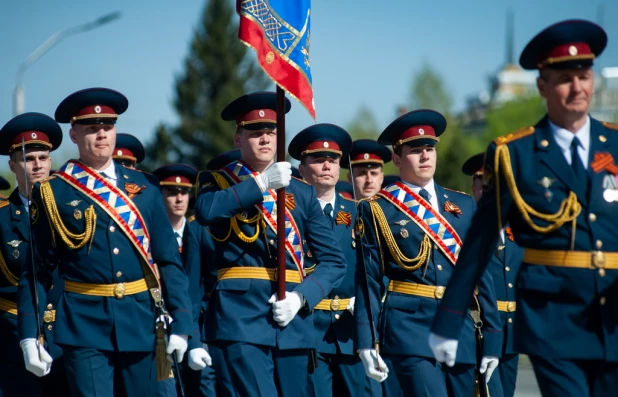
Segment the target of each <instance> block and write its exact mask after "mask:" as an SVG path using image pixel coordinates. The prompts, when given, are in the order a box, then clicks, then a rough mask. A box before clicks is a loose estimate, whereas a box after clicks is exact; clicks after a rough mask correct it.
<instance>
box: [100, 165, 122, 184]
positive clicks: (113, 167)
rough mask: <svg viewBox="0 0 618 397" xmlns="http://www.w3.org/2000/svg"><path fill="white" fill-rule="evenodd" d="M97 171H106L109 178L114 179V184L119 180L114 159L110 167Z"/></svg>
mask: <svg viewBox="0 0 618 397" xmlns="http://www.w3.org/2000/svg"><path fill="white" fill-rule="evenodd" d="M97 172H98V173H99V174H101V173H103V172H105V175H107V179H110V180H111V181H113V182H114V184H115V183H116V181H117V180H118V177H117V176H116V163H114V161H113V160H112V163H111V164H110V165H109V167H107V168H106V169H104V170H97Z"/></svg>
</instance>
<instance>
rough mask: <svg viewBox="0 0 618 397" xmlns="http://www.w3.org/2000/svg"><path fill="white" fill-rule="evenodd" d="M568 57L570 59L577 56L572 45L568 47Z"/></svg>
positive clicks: (575, 48)
mask: <svg viewBox="0 0 618 397" xmlns="http://www.w3.org/2000/svg"><path fill="white" fill-rule="evenodd" d="M569 55H571V56H572V57H574V56H575V55H577V47H575V46H574V45H572V46H569Z"/></svg>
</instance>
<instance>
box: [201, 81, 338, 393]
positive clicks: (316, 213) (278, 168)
mask: <svg viewBox="0 0 618 397" xmlns="http://www.w3.org/2000/svg"><path fill="white" fill-rule="evenodd" d="M290 106H291V105H290V102H289V101H287V100H286V102H285V111H286V112H287V111H289V109H290ZM275 110H276V94H275V93H274V92H258V93H253V94H248V95H244V96H242V97H240V98H238V99H236V100H234V101H233V102H232V103H230V104H229V105H228V106H227V107H226V108H225V109H224V110H223V112H222V113H221V117H222V118H223V119H224V120H229V121H234V122H235V125H236V133H235V135H234V143H235V146H236V147H238V148H239V149H240V152H241V159H240V160H238V161H235V162H232V163H230V164H228V165H226V166H225V167H223V168H222V169H221V170H219V171H215V172H204V173H201V174H200V177H199V193H198V198H197V202H196V207H195V218H196V220H197V221H198V222H199V223H200V224H202V225H204V226H208V228H209V230H210V233H211V235H212V237H213V239H214V240H215V258H214V260H213V263H215V264H216V265H217V269H218V282H217V286H216V287H215V290H214V292H213V294H212V295H211V296H210V301H209V304H208V313H207V315H206V319H205V321H204V333H205V335H206V339H207V343H208V344H209V345H216V346H217V347H218V348H219V349H221V351H222V352H223V356H224V358H225V361H226V364H227V367H228V370H229V371H230V376H231V378H232V384H233V385H234V387H235V389H236V390H235V391H236V393H238V394H240V395H243V396H254V395H265V396H274V395H280V396H304V395H306V393H307V368H308V365H309V355H310V350H311V349H314V348H315V339H314V330H313V316H312V310H313V308H314V307H315V306H316V305H317V304H318V303H320V301H321V300H322V299H324V298H325V297H326V296H327V295H328V293H329V292H330V291H331V290H332V289H333V288H336V287H337V286H339V284H340V283H341V280H342V279H343V277H344V275H345V264H344V258H343V254H342V252H341V250H340V249H339V248H338V247H336V246H332V244H331V242H332V241H334V240H335V236H334V234H333V231H332V228H331V227H330V226H329V225H328V224H327V221H326V218H325V217H324V214H323V212H322V210H321V208H320V205H319V203H318V200H317V199H316V192H315V189H313V188H312V187H311V186H310V185H308V184H306V183H304V182H301V181H299V180H297V179H292V177H291V165H290V163H288V162H278V163H275V162H274V158H275V151H276V136H277V125H276V111H275ZM282 187H286V188H287V189H286V211H285V213H286V216H285V220H283V219H277V211H276V189H278V188H282ZM283 221H285V222H286V225H287V228H286V229H287V230H286V233H287V235H286V241H287V243H286V253H287V255H286V258H287V271H286V275H285V279H286V283H287V291H288V292H287V293H286V296H285V298H284V299H281V300H278V296H277V283H276V281H277V273H276V268H277V252H278V251H277V243H276V241H277V234H276V230H277V222H283ZM305 241H306V243H307V246H308V249H310V250H311V253H312V255H313V256H314V257H315V258H316V261H318V262H320V266H319V268H316V270H315V271H314V272H313V273H311V274H309V275H307V274H305V269H304V252H303V242H305Z"/></svg>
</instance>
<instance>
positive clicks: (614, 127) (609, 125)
mask: <svg viewBox="0 0 618 397" xmlns="http://www.w3.org/2000/svg"><path fill="white" fill-rule="evenodd" d="M603 127H605V128H609V129H610V130H616V131H618V124H614V123H608V122H607V121H604V122H603Z"/></svg>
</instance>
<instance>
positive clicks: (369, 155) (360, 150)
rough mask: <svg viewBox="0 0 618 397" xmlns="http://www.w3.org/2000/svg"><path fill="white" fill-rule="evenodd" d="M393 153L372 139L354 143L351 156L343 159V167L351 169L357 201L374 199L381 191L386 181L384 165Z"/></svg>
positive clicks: (350, 175) (349, 179)
mask: <svg viewBox="0 0 618 397" xmlns="http://www.w3.org/2000/svg"><path fill="white" fill-rule="evenodd" d="M392 157H393V153H391V151H390V150H389V148H387V147H386V146H384V145H381V144H379V143H378V142H376V141H374V140H372V139H358V140H356V141H354V142H353V143H352V149H351V150H350V154H349V156H346V157H344V158H342V159H341V167H343V168H349V169H350V172H349V173H348V181H350V183H352V185H353V186H354V190H355V193H356V194H355V197H356V199H357V200H360V199H363V198H367V197H372V196H374V195H375V194H376V193H378V192H379V191H380V188H381V186H382V181H383V180H384V164H386V163H388V162H389V161H391V158H392Z"/></svg>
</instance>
